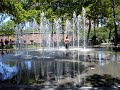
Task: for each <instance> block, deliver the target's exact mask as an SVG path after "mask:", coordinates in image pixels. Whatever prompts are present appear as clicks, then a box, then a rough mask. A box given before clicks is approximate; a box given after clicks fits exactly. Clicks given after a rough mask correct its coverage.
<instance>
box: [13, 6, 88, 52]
mask: <svg viewBox="0 0 120 90" xmlns="http://www.w3.org/2000/svg"><path fill="white" fill-rule="evenodd" d="M85 20H86V18H85V10H84V8H82V15H81V16H80V15H78V16H76V13H75V12H74V13H73V19H72V21H71V20H68V19H67V20H66V24H65V26H64V27H62V26H63V25H62V21H61V19H60V18H58V19H54V21H53V22H50V21H49V20H48V19H47V18H46V17H45V16H44V13H43V12H42V13H41V15H40V25H38V24H37V22H36V21H35V19H33V21H29V22H26V23H22V24H21V23H20V24H19V25H18V26H16V30H15V31H16V32H15V33H16V51H17V54H18V53H19V54H20V53H21V52H22V53H23V54H25V53H24V52H26V53H27V54H28V51H29V50H33V51H35V50H42V51H46V50H47V51H48V50H49V51H51V50H54V51H55V50H57V51H61V50H62V51H65V50H66V49H65V47H64V43H63V41H64V37H65V36H68V37H69V40H70V44H69V49H68V50H69V51H71V50H77V51H89V50H90V49H87V48H86V47H87V44H86V35H85V34H86V28H85ZM63 28H64V30H63ZM63 31H64V35H63ZM29 38H30V39H29Z"/></svg>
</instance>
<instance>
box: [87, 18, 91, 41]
mask: <svg viewBox="0 0 120 90" xmlns="http://www.w3.org/2000/svg"><path fill="white" fill-rule="evenodd" d="M90 31H91V19H90V16H89V27H88V34H87V43H88V42H89V35H90Z"/></svg>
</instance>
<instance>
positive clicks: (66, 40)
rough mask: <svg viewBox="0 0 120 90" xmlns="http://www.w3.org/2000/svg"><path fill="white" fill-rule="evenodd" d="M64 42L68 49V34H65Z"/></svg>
mask: <svg viewBox="0 0 120 90" xmlns="http://www.w3.org/2000/svg"><path fill="white" fill-rule="evenodd" d="M64 42H65V48H66V49H68V48H69V38H68V36H66V38H65V40H64Z"/></svg>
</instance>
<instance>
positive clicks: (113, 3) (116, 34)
mask: <svg viewBox="0 0 120 90" xmlns="http://www.w3.org/2000/svg"><path fill="white" fill-rule="evenodd" d="M112 10H113V11H112V13H113V17H114V27H115V41H114V45H115V46H117V44H118V33H117V25H116V15H115V2H114V0H112Z"/></svg>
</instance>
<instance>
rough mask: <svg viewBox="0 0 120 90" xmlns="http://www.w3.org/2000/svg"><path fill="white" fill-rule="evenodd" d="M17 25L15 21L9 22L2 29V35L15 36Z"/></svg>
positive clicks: (0, 30) (0, 28) (0, 31)
mask: <svg viewBox="0 0 120 90" xmlns="http://www.w3.org/2000/svg"><path fill="white" fill-rule="evenodd" d="M14 26H15V23H14V22H13V21H8V22H7V23H4V24H2V25H1V27H0V35H6V36H11V35H13V34H14Z"/></svg>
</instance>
